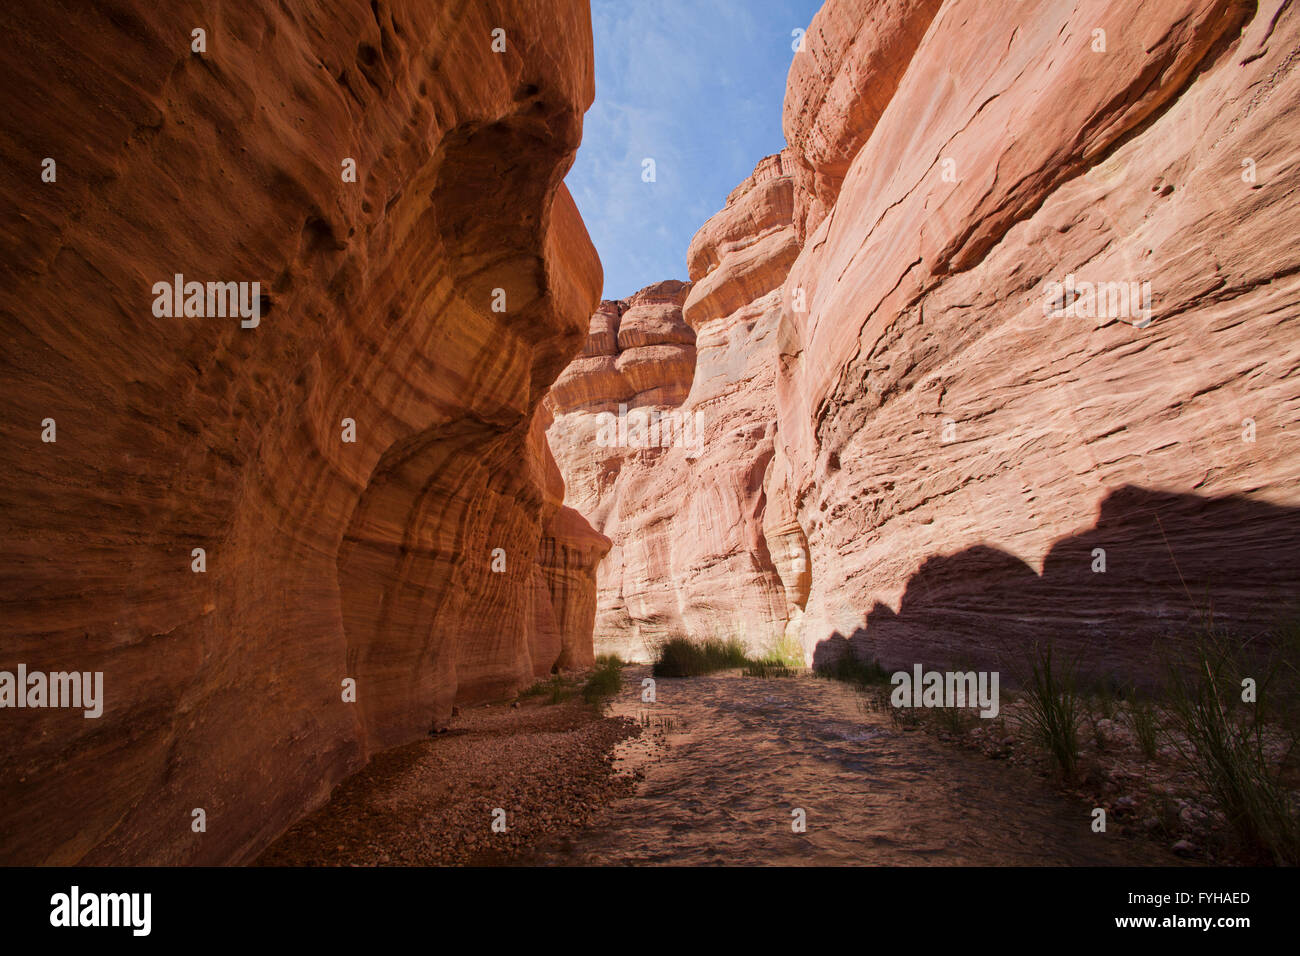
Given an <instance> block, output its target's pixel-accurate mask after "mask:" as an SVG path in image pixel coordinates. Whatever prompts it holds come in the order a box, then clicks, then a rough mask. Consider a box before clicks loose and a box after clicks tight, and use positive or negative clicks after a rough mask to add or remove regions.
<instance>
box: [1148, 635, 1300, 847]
mask: <svg viewBox="0 0 1300 956" xmlns="http://www.w3.org/2000/svg"><path fill="white" fill-rule="evenodd" d="M1168 670H1169V680H1168V682H1167V688H1168V694H1169V711H1170V715H1171V718H1172V721H1173V723H1174V726H1175V729H1176V730H1177V731H1178V732H1177V733H1175V734H1172V735H1171V738H1170V739H1171V743H1172V744H1173V745H1174V747H1175V748H1176V749H1177V750H1178V751H1179V753H1180V754H1181V756H1182V757H1183V758H1184V759H1185V760H1186V762H1187V763H1188V764H1189V765H1190V766H1191V768H1192V770H1193V772H1194V773H1195V774H1196V775H1197V777H1198V778H1199V779H1200V781H1201V783H1202V785H1203V786H1204V787H1205V788H1206V789H1207V790H1208V791H1209V792H1210V794H1211V795H1212V796H1213V798H1214V800H1215V802H1217V803H1218V805H1219V808H1220V809H1221V810H1222V811H1223V814H1224V816H1225V817H1226V818H1227V820H1228V823H1229V825H1230V826H1231V827H1232V829H1233V831H1234V832H1235V833H1236V835H1237V836H1238V838H1239V839H1240V840H1241V841H1242V843H1243V845H1244V848H1245V849H1246V850H1247V852H1250V853H1254V854H1256V855H1258V856H1259V857H1261V858H1271V860H1272V861H1273V862H1274V863H1277V864H1289V865H1294V864H1297V863H1300V818H1298V817H1297V813H1296V808H1295V806H1294V805H1293V800H1292V795H1291V793H1290V791H1289V790H1288V788H1287V787H1286V786H1285V784H1284V783H1283V780H1282V773H1283V768H1284V767H1285V765H1286V763H1287V757H1289V756H1290V752H1288V754H1287V755H1285V756H1284V757H1283V759H1282V760H1281V762H1280V763H1279V762H1277V761H1271V760H1270V759H1269V755H1268V753H1267V750H1266V746H1265V744H1266V737H1265V719H1266V716H1271V715H1272V714H1273V709H1272V708H1273V707H1274V705H1275V699H1274V697H1273V695H1272V694H1271V691H1272V690H1273V689H1274V683H1275V678H1276V677H1277V676H1278V675H1279V674H1281V675H1283V676H1284V680H1285V678H1286V676H1287V675H1289V674H1290V673H1292V672H1293V662H1292V661H1291V660H1289V655H1287V656H1286V657H1282V658H1275V659H1274V660H1273V661H1271V662H1264V661H1259V660H1248V659H1247V658H1246V656H1245V651H1244V644H1243V643H1242V642H1239V641H1235V640H1233V639H1232V638H1231V637H1230V636H1229V635H1228V634H1226V633H1224V632H1222V631H1220V630H1218V629H1216V628H1215V627H1214V625H1213V624H1212V623H1211V622H1207V623H1206V625H1205V627H1204V629H1203V631H1202V632H1201V633H1200V634H1198V635H1197V636H1196V637H1195V639H1194V640H1193V641H1192V643H1191V646H1190V649H1189V650H1188V651H1187V652H1186V653H1185V654H1183V655H1182V656H1181V659H1176V660H1175V661H1174V662H1172V663H1171V664H1170V666H1169V668H1168ZM1246 678H1250V679H1252V680H1254V682H1255V700H1254V701H1253V702H1245V701H1243V700H1242V696H1243V684H1242V682H1243V680H1245V679H1246ZM1288 692H1289V688H1287V687H1285V686H1283V688H1282V694H1283V695H1286V694H1287V693H1288ZM1288 709H1289V708H1278V711H1279V712H1280V713H1281V714H1285V713H1286V711H1287V710H1288ZM1277 729H1278V732H1279V733H1281V734H1283V735H1284V736H1285V735H1287V734H1288V728H1286V727H1284V726H1279V727H1278V728H1277ZM1289 734H1290V737H1291V747H1292V748H1294V744H1295V736H1294V729H1293V728H1292V729H1290V730H1289Z"/></svg>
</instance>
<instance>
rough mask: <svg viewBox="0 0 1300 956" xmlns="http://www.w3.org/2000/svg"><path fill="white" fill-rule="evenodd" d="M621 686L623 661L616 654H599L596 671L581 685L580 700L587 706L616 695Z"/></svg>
mask: <svg viewBox="0 0 1300 956" xmlns="http://www.w3.org/2000/svg"><path fill="white" fill-rule="evenodd" d="M622 686H623V661H622V659H621V658H620V657H619V656H618V655H617V654H601V655H600V656H599V657H597V658H596V669H595V670H594V671H592V672H591V674H590V676H588V678H587V682H586V683H585V684H583V685H582V699H583V700H585V701H586V702H587V703H589V704H594V703H597V702H598V701H601V700H604V699H605V698H606V697H612V696H613V695H615V694H617V693H618V691H619V688H621V687H622Z"/></svg>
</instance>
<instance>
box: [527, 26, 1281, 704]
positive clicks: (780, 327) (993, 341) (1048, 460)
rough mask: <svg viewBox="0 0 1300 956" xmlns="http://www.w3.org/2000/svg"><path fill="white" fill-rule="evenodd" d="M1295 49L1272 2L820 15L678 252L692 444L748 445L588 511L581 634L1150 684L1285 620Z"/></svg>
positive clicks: (556, 436) (637, 483)
mask: <svg viewBox="0 0 1300 956" xmlns="http://www.w3.org/2000/svg"><path fill="white" fill-rule="evenodd" d="M1297 50H1300V11H1297V10H1296V9H1294V8H1293V7H1292V6H1291V5H1290V4H1287V3H1285V2H1278V0H1271V2H1261V3H1258V4H1255V3H1245V2H1236V0H1173V2H1168V3H1137V4H1134V3H1130V2H1119V0H1086V2H1082V3H1071V4H1064V3H1039V4H989V3H983V2H977V0H829V2H828V3H827V4H826V5H825V6H824V7H823V8H822V10H821V11H820V12H819V13H818V14H817V16H816V17H815V18H814V20H813V22H812V23H811V25H810V27H809V29H808V31H807V34H806V37H805V47H804V49H803V51H802V52H799V53H796V54H795V56H794V60H793V64H792V66H791V69H790V75H789V81H788V86H787V93H786V101H785V114H784V127H785V134H786V140H787V143H788V144H789V145H788V147H787V148H786V149H785V151H784V152H783V153H781V154H780V156H779V157H778V158H769V159H768V160H765V161H764V163H763V164H760V167H759V170H757V171H756V173H755V176H754V177H753V179H752V180H750V181H748V182H747V183H746V184H744V185H743V186H742V187H741V189H740V190H738V192H740V193H741V194H742V196H741V197H737V196H733V197H732V198H731V199H730V200H729V201H728V205H727V208H726V209H724V210H723V211H722V212H721V213H719V214H718V216H716V217H715V218H714V219H713V220H710V222H709V223H708V224H706V225H705V226H704V227H703V228H702V229H701V231H700V234H699V235H698V236H697V237H696V240H695V242H694V243H693V244H692V247H691V254H690V263H689V267H690V275H691V278H692V280H693V282H694V286H693V288H692V290H691V292H690V297H689V299H688V300H687V302H686V303H685V310H684V313H685V317H686V319H687V321H688V322H690V324H692V325H694V326H696V327H697V328H699V329H700V330H701V334H700V339H699V343H698V345H697V349H698V357H697V366H696V371H695V380H694V382H693V384H692V388H691V394H690V396H689V397H688V398H687V399H686V400H685V403H684V406H683V407H688V408H689V407H693V406H695V407H702V408H704V409H706V410H707V411H708V412H709V420H710V421H712V422H732V421H734V423H735V428H734V429H732V428H730V427H727V428H724V429H722V430H720V431H719V432H718V433H716V434H717V438H719V439H720V438H721V437H722V436H723V435H726V436H727V437H728V438H729V439H730V440H733V441H735V442H736V444H735V445H734V446H732V447H724V446H723V445H722V444H721V443H720V442H717V443H716V444H715V441H706V443H705V451H704V456H703V457H702V458H701V459H700V460H697V461H696V462H694V463H692V464H691V465H690V466H689V467H688V466H687V464H686V459H685V458H684V456H674V455H672V454H659V455H655V456H653V457H651V456H646V455H645V454H644V453H638V454H637V455H636V456H634V457H635V458H636V461H637V462H638V464H639V463H641V462H645V463H646V466H647V467H645V468H641V467H638V468H629V466H628V462H627V461H626V460H625V459H620V464H619V465H618V467H606V468H603V470H600V472H599V473H600V475H601V476H603V483H602V484H598V483H593V482H592V481H590V480H589V479H588V478H587V477H583V478H580V479H578V480H576V481H573V482H571V486H570V499H569V503H570V504H571V505H574V506H575V507H577V508H578V509H579V510H581V511H583V512H584V513H587V514H593V515H594V516H595V517H593V521H594V523H595V524H596V525H597V526H598V527H600V528H603V529H604V530H605V532H606V533H607V534H608V535H609V536H610V537H611V538H612V539H613V540H614V542H615V545H614V547H613V548H612V550H611V552H610V554H609V556H608V557H607V558H606V560H605V563H604V564H603V565H602V567H601V569H600V585H599V587H600V597H599V609H598V612H597V618H598V622H601V623H598V631H597V632H598V635H602V636H603V635H607V634H609V633H613V632H614V631H616V630H617V629H618V628H619V627H633V628H637V629H642V630H644V629H647V628H653V629H654V630H656V631H662V630H663V629H665V628H668V629H678V628H681V629H685V630H687V631H689V632H693V633H696V634H697V635H701V636H702V635H705V634H709V633H713V632H716V631H718V630H722V631H726V632H729V633H742V634H746V635H751V634H755V635H771V634H774V633H777V632H778V631H780V630H781V629H782V628H784V632H785V633H786V635H787V636H791V635H797V636H798V638H799V640H800V641H801V643H802V646H803V649H804V652H805V655H806V657H807V659H809V660H814V659H827V658H830V657H833V656H835V655H837V654H840V653H844V652H845V651H846V650H851V651H852V652H854V653H857V654H859V655H862V656H869V657H880V658H881V659H882V661H884V662H886V663H887V664H889V665H891V666H909V665H910V664H912V663H915V662H926V663H933V664H936V665H943V664H948V663H970V664H975V663H982V664H985V665H989V666H1008V667H1014V666H1015V665H1017V664H1018V663H1019V662H1023V660H1024V657H1025V655H1026V653H1027V650H1028V647H1029V645H1030V644H1031V643H1033V642H1035V641H1043V640H1049V639H1050V640H1052V641H1054V642H1056V643H1057V644H1058V645H1060V646H1061V647H1062V650H1063V652H1064V653H1067V654H1069V655H1072V656H1078V657H1080V658H1081V659H1082V661H1083V663H1084V664H1085V666H1086V667H1087V668H1088V669H1090V670H1091V671H1093V672H1094V673H1098V674H1105V673H1110V674H1113V675H1114V676H1115V677H1116V678H1117V679H1120V680H1130V679H1139V680H1140V679H1147V678H1150V677H1151V676H1152V675H1153V674H1155V673H1156V672H1157V671H1158V668H1159V666H1160V665H1159V658H1160V656H1161V654H1162V653H1163V651H1162V650H1161V648H1162V646H1163V641H1164V639H1165V638H1169V637H1175V638H1181V637H1186V636H1187V635H1189V634H1191V633H1193V632H1195V631H1196V630H1198V629H1200V628H1201V627H1202V626H1203V624H1204V621H1205V620H1206V619H1207V618H1208V617H1211V616H1212V617H1213V620H1214V622H1215V624H1216V625H1217V626H1219V627H1222V628H1227V629H1230V630H1232V631H1233V632H1234V633H1236V634H1237V635H1239V636H1241V637H1249V636H1251V635H1255V634H1258V633H1261V632H1263V631H1266V630H1268V629H1269V628H1271V627H1273V626H1274V625H1276V624H1277V623H1278V622H1279V621H1284V620H1286V619H1287V618H1288V617H1290V618H1292V619H1293V618H1294V616H1295V615H1296V614H1297V613H1300V609H1298V608H1297V606H1296V604H1297V600H1298V599H1300V572H1298V571H1297V568H1298V567H1300V529H1298V527H1297V515H1298V514H1300V469H1298V468H1297V461H1300V457H1298V455H1297V452H1298V451H1300V449H1298V448H1297V445H1296V433H1297V430H1298V428H1300V389H1297V386H1296V372H1295V370H1296V368H1297V367H1300V330H1298V329H1297V324H1296V323H1297V316H1298V315H1300V270H1298V269H1297V264H1298V263H1300V242H1297V239H1300V203H1297V201H1296V200H1297V185H1298V184H1300V162H1298V161H1297V156H1300V149H1298V148H1297V147H1298V146H1300V116H1298V115H1297V107H1296V105H1295V104H1296V103H1297V102H1300V96H1297V93H1300V73H1298V72H1297V70H1296V69H1295V67H1296V64H1297V58H1298V55H1300V54H1298V53H1297ZM774 168H775V169H779V174H778V175H776V176H775V178H774V179H771V180H769V181H768V183H769V184H768V185H767V186H765V187H764V186H760V185H758V181H759V180H763V179H764V177H765V176H768V175H770V174H771V173H772V172H773V169H774ZM775 182H780V183H781V185H780V186H779V187H777V186H774V185H771V183H775ZM777 192H779V193H780V195H781V197H782V198H781V199H780V202H779V203H774V204H771V205H770V206H769V205H768V204H766V202H759V203H758V205H759V206H762V207H763V209H762V210H758V209H754V208H752V207H753V204H754V203H755V202H756V200H755V198H754V197H756V196H758V195H760V194H765V195H769V196H775V195H776V194H777ZM776 205H781V206H782V207H784V210H785V211H783V212H782V213H781V214H780V216H779V217H777V218H776V219H773V218H771V217H769V216H768V215H767V213H769V212H772V210H774V209H775V207H776ZM777 219H779V225H776V223H777ZM778 285H779V286H780V288H777V286H778ZM710 333H711V334H712V335H713V337H712V338H711V339H710V338H709V334H710ZM724 356H731V358H730V359H726V358H724ZM575 374H577V373H576V372H575V370H574V369H570V370H569V371H566V373H565V376H564V379H568V378H569V377H570V376H573V375H575ZM673 375H674V376H676V375H677V373H676V372H675V371H674V372H673ZM602 407H603V406H602ZM559 420H560V419H559V418H557V421H559ZM760 423H761V425H760ZM747 429H748V430H747ZM745 436H747V437H745ZM549 437H550V440H551V443H552V446H553V447H555V448H556V449H557V458H558V459H559V461H560V463H561V467H562V469H563V470H564V471H565V473H566V476H576V475H578V474H584V475H586V474H589V473H590V469H589V464H587V463H583V462H575V461H574V458H575V454H574V453H573V452H572V451H571V450H567V449H564V450H562V449H561V445H563V444H564V443H565V440H566V436H565V434H564V433H560V432H557V431H556V430H555V429H554V428H553V429H552V430H551V432H550V433H549ZM715 448H716V452H715ZM715 454H716V455H717V456H719V457H718V458H717V459H716V461H717V462H718V464H717V465H716V466H710V465H709V462H711V461H714V460H715V459H714V458H712V457H711V456H713V455H715ZM577 457H579V458H581V457H582V456H581V455H578V456H577ZM724 457H725V460H726V462H728V463H729V464H723V458H724ZM651 465H652V466H653V469H654V470H653V473H651V472H650V471H649V470H648V468H649V466H651ZM584 468H586V469H588V471H586V472H584ZM746 468H748V470H746ZM723 474H729V475H730V477H728V478H727V479H726V480H725V481H722V480H721V479H720V477H719V476H721V475H723ZM760 475H761V477H760ZM724 488H725V489H730V490H729V491H723V490H722V489H724ZM592 489H596V490H595V491H593V490H592ZM742 489H743V490H742ZM589 509H591V510H589ZM723 529H727V530H723ZM756 531H757V532H759V533H755V532H756ZM783 562H784V563H783ZM605 622H608V623H607V624H606V623H605ZM760 642H761V641H760Z"/></svg>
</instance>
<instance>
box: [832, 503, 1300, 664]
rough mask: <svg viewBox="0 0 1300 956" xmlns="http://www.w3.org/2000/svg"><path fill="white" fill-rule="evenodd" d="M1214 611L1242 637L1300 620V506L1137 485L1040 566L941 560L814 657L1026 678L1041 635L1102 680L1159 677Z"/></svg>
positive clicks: (1007, 557)
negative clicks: (1173, 651) (1166, 657)
mask: <svg viewBox="0 0 1300 956" xmlns="http://www.w3.org/2000/svg"><path fill="white" fill-rule="evenodd" d="M1103 558H1104V568H1105V570H1104V571H1103V570H1101V568H1102V566H1103V565H1102V563H1101V562H1102V559H1103ZM1094 569H1095V570H1094ZM1207 614H1209V615H1211V616H1212V619H1213V621H1214V624H1215V625H1216V626H1217V627H1222V628H1226V629H1228V630H1229V631H1230V632H1231V633H1233V634H1236V635H1240V636H1241V637H1242V639H1246V638H1249V637H1251V636H1253V635H1257V634H1260V633H1261V632H1262V631H1264V630H1266V629H1267V628H1269V627H1270V626H1274V625H1277V624H1279V623H1284V622H1287V621H1295V620H1296V619H1297V618H1300V509H1297V508H1286V507H1279V506H1276V505H1271V504H1267V503H1263V502H1259V501H1253V500H1250V499H1247V498H1243V497H1240V496H1235V495H1234V496H1227V497H1222V498H1206V497H1200V496H1198V495H1192V494H1175V493H1170V492H1163V491H1153V490H1148V489H1145V488H1138V487H1134V486H1131V485H1126V486H1123V487H1121V488H1118V489H1116V490H1115V491H1113V492H1111V493H1110V494H1109V495H1108V496H1107V497H1106V498H1105V499H1104V500H1103V502H1102V504H1101V508H1100V514H1099V517H1098V519H1097V523H1096V525H1095V526H1094V527H1093V528H1092V529H1090V530H1089V531H1087V532H1085V533H1083V534H1079V535H1074V536H1071V537H1067V538H1062V539H1061V540H1060V541H1058V542H1056V544H1054V545H1053V546H1052V548H1051V550H1050V551H1049V552H1048V555H1047V558H1046V561H1045V562H1044V566H1043V573H1042V574H1041V575H1040V574H1038V573H1036V572H1035V571H1034V569H1033V568H1032V567H1030V566H1029V565H1028V564H1026V563H1025V562H1024V561H1022V560H1020V559H1019V558H1017V557H1016V556H1015V555H1012V554H1008V553H1007V552H1005V551H1000V550H998V549H997V548H993V547H989V546H986V545H978V546H975V547H972V548H968V549H966V550H965V551H959V552H957V553H955V554H951V555H940V556H935V557H931V558H929V559H928V560H926V562H925V563H924V564H922V565H921V567H920V568H918V569H917V571H916V573H915V574H913V575H912V577H911V579H910V580H909V581H908V585H907V590H906V592H905V593H904V595H903V599H902V601H901V603H900V606H899V610H898V612H897V613H895V612H894V611H893V610H891V609H890V608H889V607H887V606H885V605H884V604H880V603H878V602H877V603H876V604H875V605H874V606H873V607H872V609H871V611H870V613H869V614H868V615H867V620H866V625H865V626H864V627H861V628H858V629H857V630H856V631H854V633H853V634H852V635H851V636H849V637H845V636H844V635H842V634H838V633H837V634H835V635H832V636H831V637H830V638H828V639H827V640H824V641H822V642H821V643H819V644H818V645H817V648H816V650H815V652H814V657H813V660H814V665H815V666H816V665H821V664H825V663H828V662H830V661H833V660H835V659H837V658H838V657H839V656H840V655H842V654H844V653H845V652H851V653H853V654H854V655H855V656H857V657H859V658H866V659H871V658H879V660H880V661H881V663H882V664H884V665H885V666H886V667H887V668H890V669H894V668H909V667H911V666H912V665H913V664H916V663H921V664H924V665H927V666H930V667H937V668H943V667H950V666H959V667H963V668H966V667H980V668H990V669H1005V670H1006V671H1007V672H1008V673H1009V674H1010V675H1012V676H1014V675H1015V674H1017V673H1021V672H1023V670H1025V668H1026V667H1027V664H1026V662H1027V658H1028V655H1029V653H1030V649H1031V648H1032V645H1033V643H1034V642H1035V641H1040V642H1044V641H1048V640H1050V641H1051V642H1052V644H1053V646H1054V647H1055V648H1057V649H1059V650H1060V651H1062V652H1064V654H1065V655H1066V656H1067V657H1073V658H1077V659H1078V661H1079V663H1080V665H1081V667H1082V670H1083V671H1084V672H1085V673H1086V674H1088V675H1090V676H1092V677H1095V678H1107V677H1113V678H1115V679H1117V680H1119V681H1121V682H1125V683H1127V682H1129V681H1133V682H1136V683H1138V684H1149V683H1150V682H1151V681H1152V680H1153V679H1155V678H1156V677H1157V676H1158V673H1159V668H1160V666H1161V660H1162V655H1163V654H1164V653H1165V651H1164V648H1166V647H1170V646H1173V645H1176V642H1178V641H1179V640H1180V639H1185V638H1186V637H1188V636H1190V635H1192V634H1193V633H1195V631H1196V630H1197V628H1199V627H1201V626H1202V621H1203V620H1204V619H1205V617H1206V615H1207Z"/></svg>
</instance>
